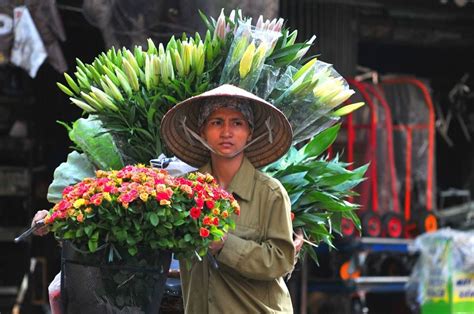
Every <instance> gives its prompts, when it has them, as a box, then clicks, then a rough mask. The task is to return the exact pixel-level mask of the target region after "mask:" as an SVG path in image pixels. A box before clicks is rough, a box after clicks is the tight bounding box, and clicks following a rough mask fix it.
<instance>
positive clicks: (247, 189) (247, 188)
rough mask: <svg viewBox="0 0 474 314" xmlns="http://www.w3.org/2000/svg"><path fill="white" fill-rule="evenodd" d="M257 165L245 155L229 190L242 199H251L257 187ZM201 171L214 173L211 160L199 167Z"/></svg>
mask: <svg viewBox="0 0 474 314" xmlns="http://www.w3.org/2000/svg"><path fill="white" fill-rule="evenodd" d="M255 171H256V170H255V167H254V166H253V165H252V163H251V162H250V161H249V160H248V159H247V157H244V160H243V161H242V165H240V168H239V170H237V173H236V174H235V176H234V178H232V181H231V182H230V184H229V186H228V187H227V192H229V193H232V194H235V195H238V196H239V197H240V198H241V199H243V200H245V201H249V200H250V199H251V198H252V193H253V190H254V187H255V180H253V178H254V176H255ZM199 172H202V173H206V172H207V173H210V174H212V167H211V164H210V162H209V163H207V164H206V165H204V166H203V167H201V168H200V169H199Z"/></svg>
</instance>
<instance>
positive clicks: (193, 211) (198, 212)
mask: <svg viewBox="0 0 474 314" xmlns="http://www.w3.org/2000/svg"><path fill="white" fill-rule="evenodd" d="M189 215H190V216H191V217H192V218H193V219H198V218H199V216H201V210H200V209H199V208H197V207H193V208H191V210H190V211H189Z"/></svg>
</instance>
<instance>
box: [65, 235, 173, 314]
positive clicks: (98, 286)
mask: <svg viewBox="0 0 474 314" xmlns="http://www.w3.org/2000/svg"><path fill="white" fill-rule="evenodd" d="M104 252H105V250H101V251H98V252H96V253H93V254H90V253H88V254H85V253H84V252H80V251H79V250H77V249H76V248H75V247H74V246H73V245H72V244H71V243H70V242H64V243H63V249H62V258H61V274H62V280H61V300H62V302H63V308H64V311H63V313H92V314H94V313H98V314H99V313H100V314H102V313H158V312H159V309H160V303H161V299H162V297H163V292H164V285H165V283H166V279H167V273H168V269H169V265H170V262H171V253H170V252H167V251H155V252H150V254H146V255H144V254H140V256H138V257H134V258H133V259H132V258H127V257H125V256H124V260H125V261H122V262H121V263H120V264H117V263H113V264H112V263H108V262H106V257H105V254H104ZM125 254H126V253H125Z"/></svg>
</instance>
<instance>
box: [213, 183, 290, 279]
mask: <svg viewBox="0 0 474 314" xmlns="http://www.w3.org/2000/svg"><path fill="white" fill-rule="evenodd" d="M267 204H268V206H269V210H268V211H267V215H266V216H267V219H266V220H267V223H266V226H265V228H266V229H267V230H266V239H264V241H263V242H261V243H258V242H256V241H252V240H246V239H242V238H240V237H238V236H236V235H234V234H229V235H228V238H227V240H226V242H225V244H224V246H223V248H222V250H221V252H220V253H219V255H218V258H217V260H218V261H219V262H220V263H223V264H225V265H227V266H229V267H231V268H233V269H234V270H235V271H236V272H238V273H239V274H241V275H242V276H244V277H247V278H250V279H256V280H273V279H275V278H278V277H281V276H283V275H285V274H287V273H288V272H290V271H292V269H293V267H294V257H295V248H294V246H293V240H292V239H293V237H292V223H291V218H290V211H291V205H290V200H289V197H288V194H287V192H286V191H285V189H284V188H283V186H281V184H278V188H277V189H276V190H275V191H274V193H272V197H271V198H270V199H269V201H268V203H267Z"/></svg>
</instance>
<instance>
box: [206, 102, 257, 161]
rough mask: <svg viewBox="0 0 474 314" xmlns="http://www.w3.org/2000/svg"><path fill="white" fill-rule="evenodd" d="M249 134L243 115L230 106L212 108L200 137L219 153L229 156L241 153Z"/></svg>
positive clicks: (249, 136)
mask: <svg viewBox="0 0 474 314" xmlns="http://www.w3.org/2000/svg"><path fill="white" fill-rule="evenodd" d="M251 134H252V132H251V130H250V126H249V124H248V122H247V120H246V119H245V117H244V115H243V114H242V113H241V112H240V111H237V110H234V109H231V108H219V109H216V110H214V111H213V112H212V113H211V114H210V115H209V117H208V118H207V120H206V122H205V123H204V126H203V128H202V131H201V137H202V138H203V139H204V140H206V142H207V143H208V144H209V145H210V146H211V147H212V148H213V149H214V150H215V151H216V152H218V153H219V155H221V156H223V157H229V158H232V157H234V155H236V156H239V155H241V154H243V152H241V150H242V148H243V147H244V146H245V144H247V142H248V141H249V140H250V139H251ZM237 152H240V153H237ZM236 153H237V154H236Z"/></svg>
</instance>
